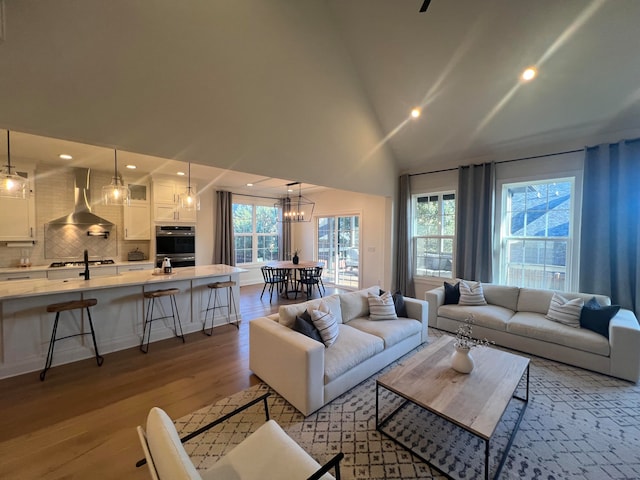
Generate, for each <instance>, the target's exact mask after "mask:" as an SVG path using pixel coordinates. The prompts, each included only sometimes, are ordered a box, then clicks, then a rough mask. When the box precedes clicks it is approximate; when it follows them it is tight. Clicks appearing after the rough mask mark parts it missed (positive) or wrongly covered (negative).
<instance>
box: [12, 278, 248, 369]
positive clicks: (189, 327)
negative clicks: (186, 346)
mask: <svg viewBox="0 0 640 480" xmlns="http://www.w3.org/2000/svg"><path fill="white" fill-rule="evenodd" d="M244 271H245V270H243V269H241V268H236V267H230V266H228V265H203V266H196V267H184V268H176V269H174V270H173V272H172V273H171V274H168V275H165V274H159V275H156V274H154V271H153V270H143V271H130V272H123V273H120V274H117V275H113V276H102V277H95V278H91V279H90V280H83V279H75V278H74V279H65V280H47V279H35V280H15V281H10V282H2V285H1V287H2V288H1V289H0V327H1V328H0V378H6V377H10V376H13V375H18V374H21V373H26V372H32V371H38V370H40V369H42V368H43V366H44V361H45V358H46V354H47V349H48V346H49V340H50V338H51V329H52V326H53V319H54V318H53V317H54V315H52V314H50V313H47V312H46V306H47V305H49V304H52V303H58V302H66V301H71V300H83V299H88V298H95V299H97V300H98V304H97V305H96V306H95V307H93V308H92V309H91V316H92V319H93V324H94V328H95V331H96V339H97V342H98V348H99V349H100V353H101V354H105V353H109V352H114V351H117V350H122V349H125V348H130V347H134V346H137V345H139V343H140V339H141V336H142V327H143V323H144V318H145V309H146V303H145V302H144V301H143V300H144V298H143V293H144V292H148V291H152V290H159V289H166V288H178V289H179V290H180V294H179V295H176V301H177V305H178V310H179V313H180V320H181V322H182V329H183V331H184V333H190V332H195V331H198V330H201V329H202V325H203V323H204V314H205V310H206V308H207V300H208V296H209V290H210V289H209V288H207V284H208V283H211V282H213V281H225V280H234V281H235V282H236V286H235V287H234V298H235V301H236V305H235V306H236V309H235V311H236V312H239V311H240V308H239V299H240V291H239V285H240V281H239V275H240V273H242V272H244ZM223 313H226V312H223ZM81 316H82V311H81V310H74V311H71V312H65V314H64V317H61V319H60V324H59V326H58V334H57V336H58V338H60V337H63V336H65V335H70V334H73V333H77V332H78V331H79V328H80V324H81V319H82V317H81ZM231 320H232V322H234V321H240V317H239V315H237V316H234V315H232V316H231ZM222 323H226V317H221V316H217V317H216V318H215V319H214V325H215V326H218V325H221V324H222ZM172 327H173V324H172V323H169V322H167V323H166V324H165V322H164V321H156V322H153V324H152V333H151V341H152V342H154V341H157V340H162V339H165V338H169V337H172V336H173V330H172ZM84 328H85V331H86V329H87V328H88V324H87V322H86V321H85V322H84ZM214 334H215V333H214ZM152 353H153V346H151V349H150V354H152ZM141 355H142V353H141ZM93 356H94V352H93V345H92V344H91V337H90V336H89V337H88V338H87V337H86V336H80V337H73V338H69V339H66V340H63V341H61V342H59V343H56V350H55V353H54V361H53V366H54V368H55V366H56V365H61V364H63V363H69V362H73V361H77V360H81V359H84V358H90V357H93ZM107 365H108V362H106V361H105V366H104V367H103V368H105V367H107ZM36 378H37V377H36Z"/></svg>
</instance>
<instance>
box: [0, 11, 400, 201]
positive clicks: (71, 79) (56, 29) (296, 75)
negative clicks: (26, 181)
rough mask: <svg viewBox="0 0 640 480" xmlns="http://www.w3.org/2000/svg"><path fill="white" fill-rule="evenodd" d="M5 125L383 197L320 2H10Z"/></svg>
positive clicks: (351, 82)
mask: <svg viewBox="0 0 640 480" xmlns="http://www.w3.org/2000/svg"><path fill="white" fill-rule="evenodd" d="M4 6H5V9H4V10H5V27H6V28H5V39H4V42H3V43H2V44H1V45H0V71H1V72H2V75H0V105H2V108H1V109H0V126H3V127H4V128H10V129H12V130H17V131H23V132H27V133H36V134H42V135H46V136H50V137H55V138H63V139H68V140H74V141H79V142H83V143H88V144H93V145H100V146H108V147H117V148H118V149H119V150H127V151H131V152H137V153H146V154H150V155H155V156H159V157H163V158H171V159H177V160H183V161H189V162H193V163H202V164H209V165H214V166H217V167H221V168H230V169H233V170H237V171H242V172H249V173H256V174H261V175H265V176H268V177H275V178H286V179H294V180H297V181H304V182H307V183H314V184H318V185H323V186H330V187H334V188H341V189H346V190H353V191H360V192H365V193H369V194H378V193H380V194H382V195H392V192H393V189H394V185H395V183H396V182H395V179H396V177H397V172H396V166H395V161H394V159H393V158H392V156H391V154H390V152H389V150H388V148H387V146H386V145H385V144H384V143H381V141H382V139H383V137H384V134H383V133H381V131H380V129H379V125H378V121H377V118H376V116H375V114H374V112H373V110H372V108H371V105H370V103H369V100H368V98H367V96H366V94H365V92H364V90H363V88H362V84H361V82H360V80H359V77H358V74H357V72H356V71H355V69H354V67H353V64H352V62H351V59H350V57H349V55H348V53H347V51H346V49H345V48H344V45H343V43H342V40H341V37H340V34H339V32H338V30H337V28H336V26H335V23H334V22H333V20H332V18H331V14H330V12H329V9H328V7H327V5H326V3H325V2H318V1H313V2H309V1H301V2H296V1H290V0H269V1H267V2H266V1H264V0H243V1H235V2H234V1H215V2H214V1H200V0H183V1H181V2H179V3H176V2H175V1H169V0H155V1H153V2H141V1H131V0H110V1H104V0H70V1H65V2H42V1H38V0H20V1H14V0H8V1H5V2H4Z"/></svg>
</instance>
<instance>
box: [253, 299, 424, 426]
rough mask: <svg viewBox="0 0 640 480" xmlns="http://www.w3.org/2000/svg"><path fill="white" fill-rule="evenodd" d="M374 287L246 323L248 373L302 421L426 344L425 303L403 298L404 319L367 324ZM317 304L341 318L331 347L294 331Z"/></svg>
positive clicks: (294, 306)
mask: <svg viewBox="0 0 640 480" xmlns="http://www.w3.org/2000/svg"><path fill="white" fill-rule="evenodd" d="M368 292H372V293H374V294H376V295H377V294H378V293H379V288H378V287H370V288H368V289H366V290H359V291H356V292H349V293H341V294H336V295H331V296H329V297H325V298H322V299H315V300H310V301H307V302H304V303H299V304H293V305H284V306H281V307H280V309H279V312H278V313H277V314H274V315H271V316H269V317H260V318H256V319H254V320H251V322H250V323H249V368H250V369H251V370H252V371H253V372H254V373H255V374H256V375H257V376H258V377H260V378H261V379H262V380H263V381H264V382H266V383H267V384H268V385H269V386H271V387H272V388H273V389H274V390H276V391H277V392H278V393H279V394H280V395H282V396H283V397H284V398H285V399H286V400H287V401H288V402H289V403H291V404H292V405H293V406H294V407H295V408H297V409H298V410H299V411H300V412H302V413H303V414H304V415H305V416H307V415H309V414H311V413H312V412H314V411H316V410H317V409H319V408H320V407H322V406H323V405H326V404H327V403H329V402H330V401H331V400H333V399H334V398H336V397H338V396H340V395H341V394H342V393H344V392H346V391H348V390H349V389H351V388H353V387H354V386H356V385H357V384H358V383H360V382H362V381H363V380H365V379H366V378H368V377H370V376H371V375H373V374H374V373H375V372H377V371H379V370H380V369H382V368H383V367H385V366H386V365H388V364H389V363H391V362H392V361H394V360H396V359H398V358H399V357H401V356H402V355H404V354H406V353H408V352H409V351H411V350H412V349H414V348H416V347H417V346H418V345H420V344H421V343H423V342H424V341H426V340H427V303H426V302H425V301H423V300H416V299H413V298H408V297H404V303H405V305H406V309H407V317H406V318H402V317H399V318H397V319H395V320H371V319H370V318H369V304H368V298H367V296H368ZM321 302H324V304H325V305H326V306H328V307H329V308H330V310H331V312H332V313H333V314H335V315H337V316H338V317H339V325H338V326H339V334H338V337H337V339H336V341H335V343H334V344H333V345H331V346H329V347H325V345H324V344H323V343H321V342H319V341H317V340H313V339H312V338H309V337H308V336H305V335H303V334H302V333H298V332H297V331H295V330H293V329H292V326H293V324H294V321H295V319H296V316H299V315H301V314H302V313H303V312H305V311H306V310H307V309H308V307H311V308H312V309H313V308H315V309H317V308H318V306H319V305H320V303H321Z"/></svg>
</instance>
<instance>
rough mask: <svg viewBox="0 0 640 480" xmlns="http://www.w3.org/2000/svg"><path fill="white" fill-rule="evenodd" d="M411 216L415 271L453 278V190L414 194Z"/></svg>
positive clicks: (454, 209)
mask: <svg viewBox="0 0 640 480" xmlns="http://www.w3.org/2000/svg"><path fill="white" fill-rule="evenodd" d="M412 218H413V234H414V236H413V258H414V265H413V269H414V270H413V271H414V274H415V275H416V276H424V277H441V278H453V271H454V270H453V268H454V265H455V258H454V253H455V229H456V197H455V193H454V192H443V193H430V194H420V195H414V197H413V215H412Z"/></svg>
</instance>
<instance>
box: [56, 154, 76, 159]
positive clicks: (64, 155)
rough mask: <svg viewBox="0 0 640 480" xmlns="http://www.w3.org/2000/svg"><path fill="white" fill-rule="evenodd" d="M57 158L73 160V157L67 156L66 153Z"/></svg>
mask: <svg viewBox="0 0 640 480" xmlns="http://www.w3.org/2000/svg"><path fill="white" fill-rule="evenodd" d="M58 157H60V158H61V159H62V160H71V159H73V157H72V156H71V155H69V154H68V153H61V154H60V155H58Z"/></svg>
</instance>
